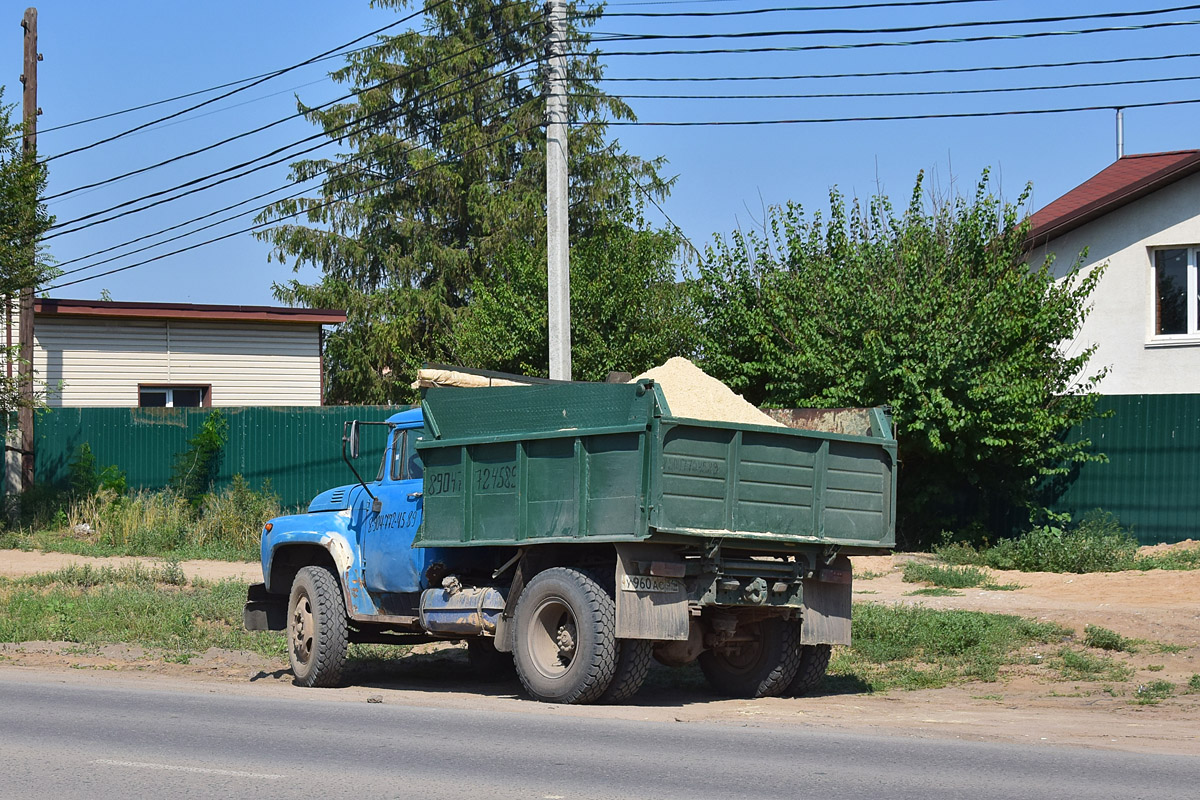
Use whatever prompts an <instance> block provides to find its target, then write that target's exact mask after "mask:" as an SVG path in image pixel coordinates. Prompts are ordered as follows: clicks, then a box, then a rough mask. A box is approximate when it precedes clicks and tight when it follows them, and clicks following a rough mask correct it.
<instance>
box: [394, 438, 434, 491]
mask: <svg viewBox="0 0 1200 800" xmlns="http://www.w3.org/2000/svg"><path fill="white" fill-rule="evenodd" d="M419 438H420V436H419V431H416V430H405V431H396V432H395V433H394V434H392V450H391V453H392V466H391V469H390V471H389V474H390V475H391V478H392V480H394V481H400V480H414V479H418V478H420V477H421V476H422V475H423V474H424V473H425V469H424V467H423V466H422V464H421V457H420V455H419V454H418V453H417V448H416V447H414V446H413V445H415V444H416V442H417V440H418V439H419Z"/></svg>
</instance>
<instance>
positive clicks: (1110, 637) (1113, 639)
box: [1083, 625, 1137, 652]
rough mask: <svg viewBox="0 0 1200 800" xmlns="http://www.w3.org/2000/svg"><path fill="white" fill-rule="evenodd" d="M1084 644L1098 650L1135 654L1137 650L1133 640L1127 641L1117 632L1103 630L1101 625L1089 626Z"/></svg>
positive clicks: (1084, 634) (1085, 630)
mask: <svg viewBox="0 0 1200 800" xmlns="http://www.w3.org/2000/svg"><path fill="white" fill-rule="evenodd" d="M1083 643H1084V644H1086V645H1087V646H1088V647H1095V648H1096V649H1098V650H1117V651H1121V652H1134V651H1135V650H1136V649H1137V646H1136V644H1135V643H1134V641H1133V640H1132V639H1127V638H1126V637H1124V636H1122V635H1121V634H1119V633H1117V632H1116V631H1110V630H1109V629H1108V628H1101V627H1100V626H1099V625H1088V626H1087V627H1085V628H1084V631H1083Z"/></svg>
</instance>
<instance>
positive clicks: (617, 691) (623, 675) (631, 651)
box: [599, 639, 654, 705]
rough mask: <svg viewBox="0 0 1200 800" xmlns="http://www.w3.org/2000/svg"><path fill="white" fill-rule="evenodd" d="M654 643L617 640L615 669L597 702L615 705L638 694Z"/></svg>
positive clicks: (648, 668) (646, 672) (648, 670)
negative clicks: (610, 680)
mask: <svg viewBox="0 0 1200 800" xmlns="http://www.w3.org/2000/svg"><path fill="white" fill-rule="evenodd" d="M653 657H654V643H653V642H651V641H649V640H648V639H618V640H617V669H616V671H615V672H614V673H613V679H612V683H610V684H609V685H608V688H607V689H605V690H604V694H602V695H600V700H599V702H601V703H608V704H610V705H617V704H619V703H624V702H625V701H626V700H628V699H629V698H631V697H633V696H634V695H635V694H637V693H638V690H639V689H641V688H642V684H643V683H645V682H646V675H647V674H649V672H650V660H651V659H652V658H653Z"/></svg>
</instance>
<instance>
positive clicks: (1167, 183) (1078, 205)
mask: <svg viewBox="0 0 1200 800" xmlns="http://www.w3.org/2000/svg"><path fill="white" fill-rule="evenodd" d="M1031 225H1032V229H1031V231H1030V240H1031V243H1032V244H1033V246H1034V250H1033V257H1034V259H1035V262H1036V261H1040V259H1041V258H1042V257H1044V256H1045V255H1049V254H1053V255H1054V256H1055V259H1056V261H1055V269H1056V271H1057V272H1058V273H1059V274H1065V273H1066V271H1067V270H1069V269H1070V267H1071V265H1072V264H1074V263H1075V260H1076V259H1077V258H1078V257H1079V254H1080V253H1081V252H1082V251H1084V250H1085V249H1086V251H1087V254H1086V256H1085V257H1084V259H1083V263H1084V268H1085V269H1093V268H1095V267H1097V266H1099V265H1102V264H1105V263H1107V264H1108V268H1107V270H1106V272H1105V274H1104V277H1103V278H1102V279H1101V280H1100V282H1099V283H1098V284H1097V286H1096V289H1095V292H1094V294H1093V298H1092V299H1093V307H1092V312H1091V314H1090V316H1089V317H1088V319H1087V321H1086V322H1085V323H1084V325H1083V328H1082V330H1081V331H1080V334H1079V337H1078V339H1077V340H1076V342H1075V343H1073V345H1072V346H1074V347H1077V348H1082V347H1086V346H1087V345H1088V344H1091V343H1095V344H1096V345H1097V349H1096V353H1095V355H1094V356H1093V359H1092V366H1093V367H1099V366H1108V367H1109V373H1108V375H1107V376H1106V377H1105V378H1104V380H1103V382H1102V383H1101V385H1100V387H1099V390H1100V392H1102V393H1103V394H1108V395H1129V394H1191V393H1200V279H1198V278H1197V270H1198V269H1200V150H1182V151H1178V152H1171V153H1147V154H1142V155H1130V156H1124V157H1122V158H1120V159H1118V160H1117V161H1116V162H1114V163H1113V164H1111V165H1110V166H1108V167H1106V168H1105V169H1103V170H1101V171H1100V172H1099V173H1098V174H1096V175H1094V176H1093V177H1091V178H1089V179H1088V180H1086V181H1084V182H1083V183H1082V184H1080V185H1079V186H1077V187H1075V188H1074V189H1072V190H1071V191H1069V192H1067V193H1066V194H1065V195H1063V196H1062V197H1060V198H1058V199H1057V200H1055V201H1054V202H1052V203H1050V204H1049V205H1047V206H1046V207H1044V208H1042V209H1041V210H1040V211H1038V212H1037V213H1036V214H1034V215H1033V217H1032V218H1031Z"/></svg>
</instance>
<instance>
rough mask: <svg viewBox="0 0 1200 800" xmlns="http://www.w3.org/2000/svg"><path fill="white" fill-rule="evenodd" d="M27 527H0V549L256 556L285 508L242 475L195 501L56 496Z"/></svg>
mask: <svg viewBox="0 0 1200 800" xmlns="http://www.w3.org/2000/svg"><path fill="white" fill-rule="evenodd" d="M42 500H43V501H44V503H45V504H46V507H47V508H49V507H50V506H51V505H56V510H55V511H53V512H47V513H44V514H40V515H37V516H39V517H40V521H39V522H36V523H35V524H33V525H32V526H31V527H28V528H23V529H19V530H7V531H3V532H0V548H15V549H22V550H34V549H36V550H47V551H53V552H61V553H71V554H74V555H84V556H159V557H173V558H177V559H191V558H205V559H215V560H222V561H257V560H258V558H259V535H260V533H261V531H262V525H263V523H265V522H266V521H267V520H268V519H270V518H272V517H277V516H279V515H281V514H283V513H285V510H284V509H283V508H282V507H281V506H280V504H279V498H278V497H277V496H276V495H275V494H274V493H272V491H271V489H270V485H269V484H264V486H263V487H262V489H259V490H256V489H252V488H250V486H249V485H248V484H247V483H246V481H245V480H243V479H242V477H241V476H240V475H235V476H234V478H233V482H232V483H231V485H230V486H228V487H226V488H225V489H222V490H221V491H219V492H214V493H210V494H207V495H204V496H203V497H202V498H201V500H200V502H199V504H198V505H197V506H194V505H193V504H191V503H189V502H188V501H187V500H186V499H185V498H184V497H183V496H182V495H179V494H177V493H175V492H173V491H171V490H163V491H154V492H151V491H133V492H129V493H127V494H118V493H116V492H114V491H112V490H109V489H104V488H100V489H97V490H95V491H93V492H91V493H89V494H86V495H83V496H80V497H75V498H74V499H72V498H71V497H70V496H69V495H61V496H60V498H59V500H58V501H56V502H55V503H52V502H51V501H50V499H48V498H42Z"/></svg>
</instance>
